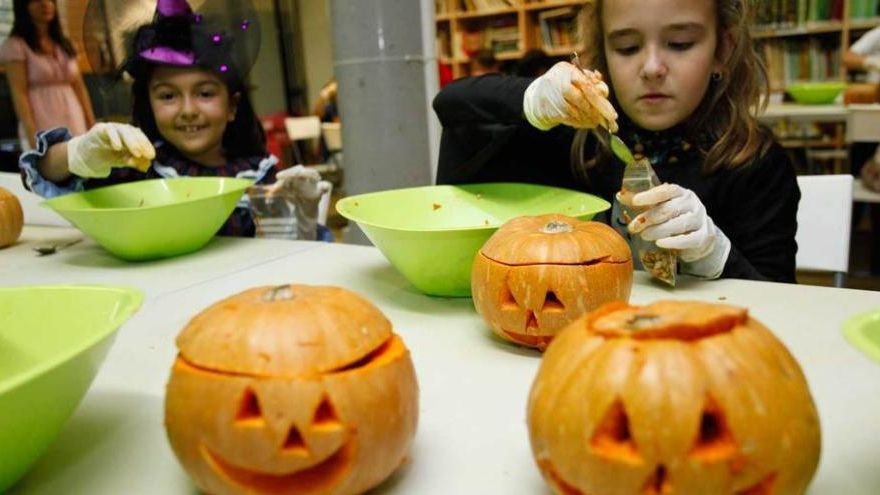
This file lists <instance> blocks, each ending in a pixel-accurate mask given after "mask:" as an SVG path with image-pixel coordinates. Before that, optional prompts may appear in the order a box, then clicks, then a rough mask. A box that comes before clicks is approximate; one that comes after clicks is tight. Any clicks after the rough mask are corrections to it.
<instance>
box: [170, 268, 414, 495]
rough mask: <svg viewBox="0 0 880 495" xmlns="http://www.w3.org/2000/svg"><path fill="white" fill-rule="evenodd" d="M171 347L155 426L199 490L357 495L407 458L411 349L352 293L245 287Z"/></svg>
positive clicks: (410, 425)
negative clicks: (161, 412)
mask: <svg viewBox="0 0 880 495" xmlns="http://www.w3.org/2000/svg"><path fill="white" fill-rule="evenodd" d="M177 346H178V349H179V354H178V357H177V360H176V362H175V363H174V367H173V370H172V373H171V378H170V380H169V383H168V389H167V395H166V402H165V426H166V429H167V432H168V438H169V440H170V442H171V446H172V448H173V450H174V452H175V454H176V455H177V457H178V459H179V460H180V462H181V464H182V465H183V467H184V468H185V469H186V471H187V472H188V473H189V474H190V476H191V477H192V478H193V480H194V481H195V483H196V485H198V487H199V488H200V489H201V490H203V491H204V492H207V493H212V494H215V495H219V494H234V493H296V494H310V495H316V494H354V493H362V492H364V491H366V490H368V489H370V488H371V487H373V486H376V485H378V484H379V483H381V482H382V481H383V480H385V478H387V477H388V476H389V475H390V474H391V473H392V472H393V471H394V470H395V469H396V468H397V467H398V466H399V465H400V464H401V463H402V462H403V461H404V458H405V457H406V455H407V451H408V450H409V446H410V444H411V443H412V438H413V436H414V434H415V430H416V422H417V418H418V385H417V383H416V376H415V371H414V369H413V365H412V361H411V359H410V355H409V351H408V350H407V348H406V347H405V346H404V343H403V341H402V340H401V339H400V337H399V336H397V335H395V334H394V333H393V332H392V328H391V324H390V323H389V322H388V320H387V319H386V318H385V317H384V316H383V315H382V313H381V312H380V311H379V310H378V309H377V308H376V307H375V306H373V305H372V304H371V303H369V302H368V301H366V300H365V299H363V298H361V297H359V296H357V295H355V294H354V293H352V292H350V291H347V290H345V289H340V288H335V287H310V286H303V285H291V286H281V287H275V288H270V287H262V288H255V289H251V290H248V291H245V292H242V293H240V294H238V295H235V296H232V297H229V298H227V299H225V300H222V301H220V302H218V303H216V304H214V305H213V306H211V307H209V308H208V309H206V310H205V311H203V312H202V313H200V314H199V315H197V316H196V317H195V318H193V319H192V321H190V322H189V324H188V325H187V326H186V328H184V329H183V331H182V332H181V333H180V335H179V336H178V338H177Z"/></svg>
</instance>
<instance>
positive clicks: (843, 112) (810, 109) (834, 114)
mask: <svg viewBox="0 0 880 495" xmlns="http://www.w3.org/2000/svg"><path fill="white" fill-rule="evenodd" d="M848 114H849V112H848V110H847V107H846V105H840V104H833V105H801V104H798V103H771V104H769V105H767V108H766V109H765V110H764V111H763V112H762V113H761V114H759V115H758V119H759V120H761V121H762V122H765V123H771V122H775V121H778V120H787V121H790V122H846V119H847V115H848Z"/></svg>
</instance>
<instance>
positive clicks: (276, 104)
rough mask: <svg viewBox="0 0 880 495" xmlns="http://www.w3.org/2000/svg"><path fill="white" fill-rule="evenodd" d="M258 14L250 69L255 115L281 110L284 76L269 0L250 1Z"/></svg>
mask: <svg viewBox="0 0 880 495" xmlns="http://www.w3.org/2000/svg"><path fill="white" fill-rule="evenodd" d="M253 2H254V7H255V8H256V9H257V15H258V16H259V17H260V35H261V40H260V55H259V56H258V57H257V61H256V63H255V64H254V68H253V69H252V70H251V76H250V82H251V85H252V86H253V92H252V93H251V101H252V102H253V104H254V111H256V112H257V115H258V116H259V115H266V114H270V113H275V112H280V111H282V110H285V107H286V103H285V100H284V76H283V75H282V70H281V53H280V51H279V47H278V40H279V38H278V29H277V28H276V27H275V22H276V21H275V13H274V11H273V9H272V0H253Z"/></svg>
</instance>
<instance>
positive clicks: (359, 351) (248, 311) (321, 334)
mask: <svg viewBox="0 0 880 495" xmlns="http://www.w3.org/2000/svg"><path fill="white" fill-rule="evenodd" d="M392 335H393V333H392V329H391V323H390V322H389V321H388V319H387V318H385V316H384V315H383V314H382V312H381V311H379V309H378V308H376V307H375V306H374V305H373V304H372V303H370V302H369V301H367V300H366V299H364V298H362V297H360V296H359V295H357V294H355V293H353V292H351V291H349V290H346V289H342V288H338V287H318V286H308V285H282V286H279V287H257V288H254V289H250V290H246V291H244V292H242V293H239V294H236V295H234V296H231V297H228V298H226V299H224V300H222V301H219V302H217V303H215V304H214V305H212V306H210V307H208V308H207V309H205V310H204V311H202V312H201V313H199V314H198V315H196V316H195V317H194V318H193V319H192V320H191V321H190V322H189V324H187V326H186V327H185V328H184V329H183V331H181V332H180V335H178V337H177V347H178V349H179V350H180V355H181V357H182V358H183V359H184V360H186V361H188V362H189V363H190V364H193V365H195V366H198V367H202V368H206V369H210V370H213V371H219V372H224V373H239V374H246V375H251V376H271V377H302V376H312V375H316V374H322V373H326V372H329V371H333V370H339V369H342V368H345V367H346V366H348V365H351V364H353V363H356V362H358V361H359V360H361V359H363V358H364V357H366V356H368V355H369V354H370V353H371V352H373V351H375V350H376V349H378V348H379V347H381V346H382V344H383V343H385V342H386V341H388V339H389V338H391V336H392Z"/></svg>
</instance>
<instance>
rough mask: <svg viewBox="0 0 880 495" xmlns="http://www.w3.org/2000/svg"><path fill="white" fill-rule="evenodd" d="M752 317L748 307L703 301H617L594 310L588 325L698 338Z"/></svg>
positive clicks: (628, 333)
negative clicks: (633, 304)
mask: <svg viewBox="0 0 880 495" xmlns="http://www.w3.org/2000/svg"><path fill="white" fill-rule="evenodd" d="M748 318H749V313H748V310H746V309H745V308H739V307H736V306H729V305H726V304H715V303H707V302H701V301H657V302H655V303H653V304H650V305H648V306H629V305H627V304H626V303H622V302H613V303H608V304H606V305H605V306H602V307H601V308H599V309H597V310H596V311H594V312H593V313H591V314H590V316H589V317H588V322H587V328H588V329H589V330H590V331H593V332H595V333H597V334H599V335H603V336H606V337H629V338H634V339H678V340H696V339H701V338H705V337H709V336H712V335H716V334H720V333H726V332H730V331H732V330H733V329H734V328H736V327H737V326H740V325H744V324H745V323H746V322H747V320H748Z"/></svg>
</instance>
